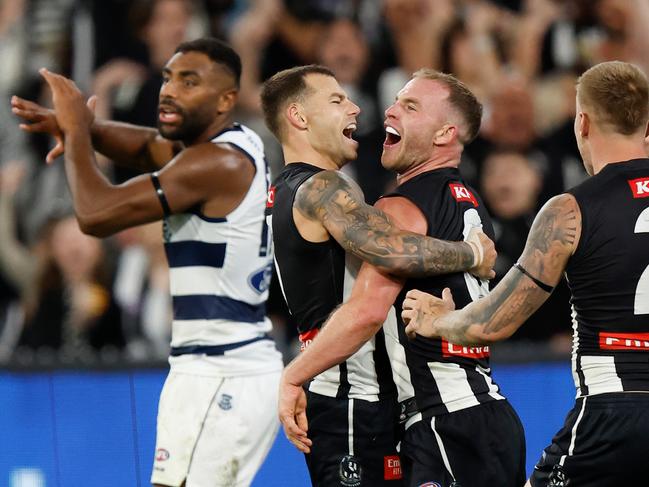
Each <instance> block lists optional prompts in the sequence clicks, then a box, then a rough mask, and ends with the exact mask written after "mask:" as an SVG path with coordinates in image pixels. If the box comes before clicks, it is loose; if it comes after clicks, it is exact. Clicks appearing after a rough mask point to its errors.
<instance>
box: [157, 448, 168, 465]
mask: <svg viewBox="0 0 649 487" xmlns="http://www.w3.org/2000/svg"><path fill="white" fill-rule="evenodd" d="M165 460H169V452H168V451H167V450H165V449H164V448H158V449H157V450H156V452H155V461H156V462H164V461H165Z"/></svg>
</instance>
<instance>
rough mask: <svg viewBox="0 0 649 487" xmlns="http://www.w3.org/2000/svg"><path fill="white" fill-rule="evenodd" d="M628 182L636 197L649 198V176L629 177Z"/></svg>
mask: <svg viewBox="0 0 649 487" xmlns="http://www.w3.org/2000/svg"><path fill="white" fill-rule="evenodd" d="M628 183H629V186H631V192H632V193H633V197H634V198H649V177H646V178H638V179H629V181H628Z"/></svg>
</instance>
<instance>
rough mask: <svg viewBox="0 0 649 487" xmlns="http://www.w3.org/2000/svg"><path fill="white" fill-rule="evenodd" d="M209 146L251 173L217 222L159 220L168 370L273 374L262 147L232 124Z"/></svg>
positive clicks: (195, 213) (189, 215)
mask: <svg viewBox="0 0 649 487" xmlns="http://www.w3.org/2000/svg"><path fill="white" fill-rule="evenodd" d="M212 142H213V143H215V144H229V145H230V146H231V147H234V148H235V149H238V150H240V151H241V152H242V153H243V154H244V155H245V156H246V157H247V158H248V159H250V163H251V164H253V165H254V166H255V176H254V178H253V180H252V183H251V185H250V188H249V189H248V193H247V194H246V196H245V197H244V199H243V200H242V201H241V203H240V204H239V206H238V207H237V208H235V209H234V210H233V211H232V212H231V213H229V214H228V215H227V216H226V217H224V218H210V217H207V216H205V215H203V214H202V213H201V211H200V208H196V209H194V210H191V211H188V212H186V213H181V214H175V215H171V216H169V217H168V218H166V219H165V222H164V241H165V250H166V253H167V259H168V261H169V270H170V290H171V296H172V299H173V308H174V318H173V324H172V334H171V336H172V338H171V357H170V363H171V364H172V365H173V366H174V368H175V369H184V368H187V369H190V370H188V372H190V371H191V372H192V373H196V372H200V373H205V374H209V375H219V376H221V375H227V376H232V375H246V374H251V373H259V372H271V371H273V370H280V369H281V368H282V362H281V355H280V353H279V352H278V351H277V349H276V348H275V344H274V342H273V340H272V339H270V338H269V337H268V335H267V334H268V332H270V330H271V327H272V326H271V322H270V320H269V319H268V317H267V316H266V300H267V298H268V287H269V284H270V279H271V276H272V269H273V249H272V235H271V232H270V229H269V228H268V225H267V224H266V220H265V217H264V211H265V208H266V200H267V193H268V186H269V178H270V176H269V173H268V165H267V163H266V159H265V157H264V146H263V143H262V141H261V139H260V138H259V136H258V135H257V134H256V133H255V132H253V131H252V130H250V129H249V128H247V127H245V126H243V125H238V124H235V125H234V126H233V127H232V128H230V129H227V130H225V131H223V132H221V133H220V134H218V135H217V136H216V137H214V139H212Z"/></svg>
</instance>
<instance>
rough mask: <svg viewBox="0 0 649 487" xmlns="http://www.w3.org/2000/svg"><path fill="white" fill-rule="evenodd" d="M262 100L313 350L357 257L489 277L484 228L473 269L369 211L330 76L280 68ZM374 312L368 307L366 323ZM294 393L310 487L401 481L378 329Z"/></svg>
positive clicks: (344, 106) (280, 241)
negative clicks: (279, 154)
mask: <svg viewBox="0 0 649 487" xmlns="http://www.w3.org/2000/svg"><path fill="white" fill-rule="evenodd" d="M262 103H263V108H264V114H265V118H266V123H267V125H268V127H269V128H270V129H271V131H272V132H273V133H274V134H275V136H276V137H277V138H278V139H279V140H280V142H281V144H282V147H283V151H284V158H285V162H286V166H285V168H284V170H283V171H282V173H281V174H280V175H279V176H278V177H277V178H276V180H275V182H274V183H273V189H272V190H271V191H272V192H271V195H272V196H271V199H270V200H271V202H272V226H273V232H274V240H275V250H276V254H275V257H276V268H277V272H278V276H279V277H280V280H281V284H282V289H283V291H284V296H285V298H286V301H287V304H288V307H289V309H290V311H291V313H292V315H293V317H294V318H295V320H296V321H297V323H299V332H300V339H301V341H302V343H303V346H304V347H306V349H307V350H308V346H309V344H310V343H318V341H319V338H316V335H317V334H318V332H319V330H320V328H321V326H322V325H323V323H324V322H325V320H326V319H327V316H328V315H329V314H330V313H331V312H332V311H333V310H334V309H335V307H336V306H337V305H339V304H341V303H342V302H343V301H344V299H345V297H346V296H348V295H349V291H350V290H351V286H352V283H353V277H354V276H355V274H356V271H357V269H358V266H359V265H360V262H359V260H358V258H360V259H363V260H365V261H367V262H369V263H372V264H373V265H375V266H378V267H380V268H382V269H384V270H386V271H388V272H394V273H398V274H402V275H416V276H425V275H436V274H442V273H448V272H458V271H464V270H469V269H471V268H473V270H474V272H476V273H478V274H479V275H481V276H482V277H489V276H491V275H492V271H491V265H492V264H493V259H495V252H494V251H493V246H492V244H491V242H490V241H489V240H488V239H487V237H486V236H485V235H484V234H482V232H479V231H477V230H476V229H474V230H473V232H472V235H471V236H470V237H469V238H470V239H472V240H476V239H477V238H478V237H479V238H480V241H481V242H482V245H485V246H486V247H487V249H486V250H487V251H488V255H487V257H488V258H487V259H486V260H485V261H484V262H474V256H473V253H472V252H471V247H470V246H469V245H467V244H466V243H464V242H461V241H460V242H444V241H440V240H434V239H432V238H427V237H424V236H423V235H418V234H415V233H412V232H405V231H400V230H398V229H397V228H396V227H395V226H393V224H392V223H391V220H390V219H389V218H388V217H387V216H386V214H385V213H383V212H382V211H380V210H378V209H376V208H373V207H371V206H368V205H366V204H365V203H364V201H363V194H362V192H361V191H360V189H359V188H358V186H357V185H356V184H355V183H354V182H353V181H351V180H350V179H349V178H348V177H346V176H344V175H343V174H342V173H341V172H339V171H338V169H340V168H341V167H342V166H343V165H344V164H346V163H347V162H348V161H350V160H353V159H355V158H356V148H357V143H356V142H355V141H354V140H353V139H352V133H353V131H354V129H355V128H356V116H357V115H358V113H359V109H358V107H357V106H356V105H354V103H352V102H351V101H350V100H349V99H348V98H347V96H346V94H345V92H344V91H343V90H342V89H341V87H340V85H339V84H338V82H337V81H336V79H335V78H334V76H333V74H332V72H331V71H329V70H328V69H326V68H323V67H321V66H303V67H298V68H293V69H290V70H287V71H283V72H280V73H278V74H276V75H275V76H273V77H272V78H270V79H269V80H268V81H266V83H264V87H263V91H262ZM459 240H462V239H459ZM476 241H477V240H476ZM373 313H374V304H371V305H370V306H368V307H367V308H365V309H362V310H360V311H359V316H363V317H364V318H368V317H372V316H373ZM368 338H369V337H368ZM346 339H347V337H345V336H343V337H342V340H346ZM311 346H313V345H311ZM337 363H338V362H332V363H331V365H334V364H337ZM322 370H324V369H322ZM300 385H301V383H300ZM290 393H291V394H292V395H291V401H292V402H293V404H295V402H299V404H298V405H297V408H295V409H291V410H287V411H281V412H280V414H281V415H282V416H283V415H284V414H288V415H290V419H289V420H286V421H284V424H285V426H286V429H285V431H286V433H287V436H288V437H289V439H291V441H293V442H294V443H295V444H296V446H298V447H299V448H300V449H301V450H302V451H304V452H305V453H307V457H306V459H307V464H308V467H309V472H310V475H311V480H312V482H313V484H314V485H317V486H333V485H344V486H360V485H362V486H379V485H401V481H400V478H401V472H400V470H399V467H398V457H397V453H396V443H397V441H398V440H397V438H396V424H397V420H398V404H397V403H396V390H395V387H394V383H393V382H392V374H391V372H390V365H389V361H388V357H387V354H386V344H385V338H384V336H383V334H381V333H379V334H377V335H376V337H373V338H372V339H371V340H369V342H368V343H367V344H366V345H365V347H364V348H362V349H361V350H359V351H358V352H357V353H356V354H354V355H353V356H352V357H350V358H349V360H346V361H344V362H343V363H341V364H340V365H336V366H335V367H333V368H331V369H329V370H326V371H325V372H324V373H322V374H320V375H318V376H317V377H316V378H315V379H314V380H313V381H312V382H311V383H310V384H309V386H308V406H306V404H305V402H306V401H305V399H306V398H305V396H304V392H303V391H302V389H301V387H299V386H296V387H294V388H293V389H292V390H291V391H290ZM305 407H307V409H306V411H305V409H304V408H305ZM305 413H306V416H305ZM295 416H297V422H298V424H300V426H302V429H303V430H306V421H307V420H308V429H309V437H308V438H307V437H306V433H305V431H300V432H298V434H296V428H292V427H291V426H290V424H291V423H294V421H295V420H294V417H295Z"/></svg>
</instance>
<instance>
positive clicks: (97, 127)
mask: <svg viewBox="0 0 649 487" xmlns="http://www.w3.org/2000/svg"><path fill="white" fill-rule="evenodd" d="M91 99H92V98H91ZM90 106H91V108H92V103H90ZM11 109H12V111H13V113H14V114H15V115H17V116H18V117H20V118H21V119H22V120H23V123H21V124H20V128H21V129H23V130H24V131H26V132H32V133H45V134H49V135H51V136H52V137H54V138H55V140H56V145H55V147H54V148H53V149H52V150H51V151H50V152H49V154H48V155H47V162H48V163H51V162H53V161H54V159H56V158H57V157H58V156H60V155H61V154H63V151H64V143H63V133H62V130H61V128H60V127H59V124H58V122H57V119H56V115H55V114H54V110H51V109H49V108H45V107H43V106H41V105H39V104H38V103H34V102H32V101H29V100H25V99H23V98H20V97H17V96H14V97H12V98H11ZM91 134H92V143H93V146H94V148H95V150H97V151H98V152H101V153H102V154H103V155H105V156H106V157H108V158H109V159H111V160H113V161H115V162H116V163H117V164H120V165H124V166H128V167H130V168H132V169H135V170H138V171H141V172H149V171H155V170H156V169H160V168H161V167H163V166H164V165H165V164H167V163H168V162H169V161H171V159H172V158H173V157H174V155H175V154H176V153H177V152H178V151H179V150H180V149H181V144H180V143H178V142H172V141H169V140H166V139H164V138H162V137H161V136H160V135H159V134H158V131H157V130H156V129H153V128H148V127H140V126H138V125H131V124H127V123H122V122H113V121H110V120H96V119H94V118H93V120H92V125H91Z"/></svg>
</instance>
